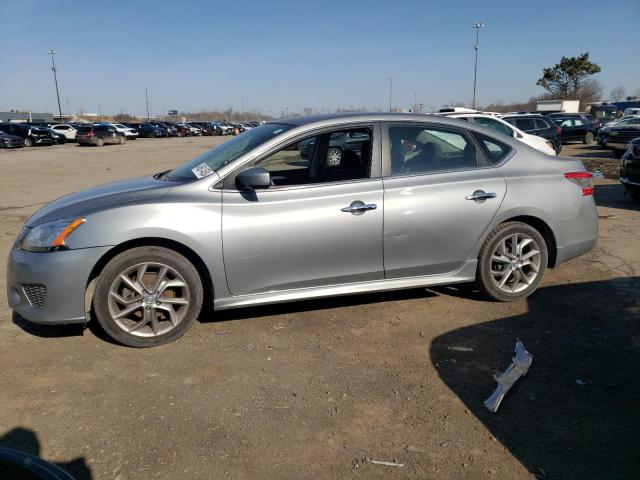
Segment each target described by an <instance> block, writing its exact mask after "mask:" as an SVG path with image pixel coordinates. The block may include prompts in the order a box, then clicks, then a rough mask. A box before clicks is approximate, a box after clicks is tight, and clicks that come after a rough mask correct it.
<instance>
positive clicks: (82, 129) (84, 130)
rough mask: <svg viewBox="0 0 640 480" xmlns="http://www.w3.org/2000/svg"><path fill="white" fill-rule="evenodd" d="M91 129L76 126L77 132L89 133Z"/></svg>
mask: <svg viewBox="0 0 640 480" xmlns="http://www.w3.org/2000/svg"><path fill="white" fill-rule="evenodd" d="M90 131H91V127H80V128H78V133H89V132H90Z"/></svg>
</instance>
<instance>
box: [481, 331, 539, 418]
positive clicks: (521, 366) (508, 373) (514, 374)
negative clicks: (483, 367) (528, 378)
mask: <svg viewBox="0 0 640 480" xmlns="http://www.w3.org/2000/svg"><path fill="white" fill-rule="evenodd" d="M532 363H533V355H531V354H530V353H529V352H527V350H526V349H525V348H524V345H523V343H522V342H521V341H520V340H518V341H517V342H516V350H515V354H514V355H513V360H512V362H511V365H509V367H507V369H506V370H505V371H504V372H502V373H501V374H500V375H498V376H496V377H495V379H496V382H498V386H497V388H496V390H495V391H494V392H493V393H492V394H491V396H490V397H489V398H487V399H486V400H485V401H484V406H485V407H487V409H488V410H489V411H490V412H494V413H495V412H497V411H498V407H499V406H500V403H501V402H502V399H503V398H504V396H505V395H506V394H507V392H508V391H509V390H510V389H511V387H513V384H514V383H516V380H518V379H519V378H520V377H522V376H524V375H525V374H526V373H527V372H528V371H529V367H530V366H531V364H532Z"/></svg>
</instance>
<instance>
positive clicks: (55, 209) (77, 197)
mask: <svg viewBox="0 0 640 480" xmlns="http://www.w3.org/2000/svg"><path fill="white" fill-rule="evenodd" d="M175 185H177V183H176V182H167V181H163V180H156V179H155V178H153V177H141V178H133V179H131V180H124V181H122V182H115V183H108V184H106V185H100V186H98V187H94V188H89V189H87V190H81V191H79V192H76V193H72V194H70V195H65V196H64V197H61V198H58V199H57V200H54V201H53V202H51V203H49V204H47V205H45V206H44V207H42V208H41V209H40V210H38V211H37V212H36V213H34V214H33V215H32V216H31V218H29V220H27V222H26V225H27V227H35V226H38V225H40V224H43V223H47V222H51V221H53V220H59V219H61V218H74V217H80V216H83V215H87V214H89V213H90V212H94V211H97V210H104V209H106V208H109V207H113V206H116V205H120V204H123V203H129V202H135V201H139V200H144V199H149V198H158V197H160V196H162V195H164V194H165V193H167V192H168V191H169V190H171V188H172V187H173V186H175Z"/></svg>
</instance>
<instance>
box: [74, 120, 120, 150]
mask: <svg viewBox="0 0 640 480" xmlns="http://www.w3.org/2000/svg"><path fill="white" fill-rule="evenodd" d="M76 141H77V142H78V144H79V145H95V146H96V147H102V146H103V145H107V144H113V143H120V144H122V143H125V142H126V141H127V139H126V137H125V136H124V133H122V132H119V131H118V130H116V128H115V127H114V126H113V125H104V124H98V125H86V126H84V127H80V128H79V129H78V135H77V136H76Z"/></svg>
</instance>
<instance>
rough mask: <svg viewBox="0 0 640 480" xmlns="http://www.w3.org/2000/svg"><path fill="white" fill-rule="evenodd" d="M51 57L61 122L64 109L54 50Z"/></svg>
mask: <svg viewBox="0 0 640 480" xmlns="http://www.w3.org/2000/svg"><path fill="white" fill-rule="evenodd" d="M48 53H49V55H51V70H53V81H54V82H55V84H56V97H57V98H58V115H59V118H60V121H62V108H61V107H60V92H59V91H58V75H57V74H56V61H55V60H54V58H53V56H54V55H55V54H56V51H55V50H54V49H50V50H49V52H48Z"/></svg>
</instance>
